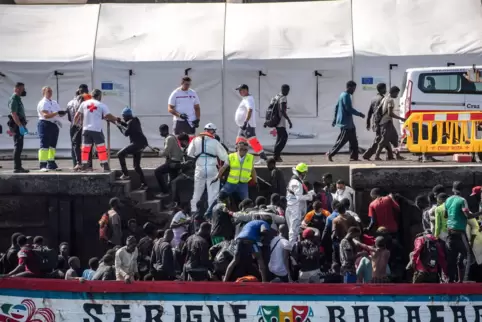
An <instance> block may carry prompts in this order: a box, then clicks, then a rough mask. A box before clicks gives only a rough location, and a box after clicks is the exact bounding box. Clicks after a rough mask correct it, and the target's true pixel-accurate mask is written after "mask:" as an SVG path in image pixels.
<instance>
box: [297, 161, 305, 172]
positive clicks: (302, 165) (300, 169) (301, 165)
mask: <svg viewBox="0 0 482 322" xmlns="http://www.w3.org/2000/svg"><path fill="white" fill-rule="evenodd" d="M295 170H296V171H298V172H301V173H305V172H308V166H307V165H306V163H303V162H301V163H298V165H297V166H296V167H295Z"/></svg>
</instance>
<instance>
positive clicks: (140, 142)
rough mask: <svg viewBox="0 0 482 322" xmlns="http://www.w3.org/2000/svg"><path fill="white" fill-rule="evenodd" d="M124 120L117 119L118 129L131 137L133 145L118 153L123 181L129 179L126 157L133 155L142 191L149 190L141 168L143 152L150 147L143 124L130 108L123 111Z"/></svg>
mask: <svg viewBox="0 0 482 322" xmlns="http://www.w3.org/2000/svg"><path fill="white" fill-rule="evenodd" d="M122 119H123V120H121V118H120V117H118V118H117V123H116V124H117V127H118V128H119V130H120V131H121V133H122V134H124V135H125V136H128V137H129V140H130V141H131V143H130V144H129V145H128V146H126V147H125V148H123V149H122V150H120V151H119V152H118V153H117V157H118V158H119V163H120V166H121V169H122V176H121V180H128V179H129V172H128V171H127V166H126V156H127V155H129V154H132V157H133V159H134V170H135V171H136V172H137V174H138V175H139V178H140V180H141V187H140V189H147V183H146V179H145V178H144V172H143V171H142V168H141V159H142V151H143V150H144V149H145V148H146V146H147V145H148V143H147V138H146V136H145V135H144V133H142V126H141V122H140V121H139V119H138V118H137V117H135V116H134V115H133V114H132V110H131V109H130V108H128V107H126V108H124V110H122Z"/></svg>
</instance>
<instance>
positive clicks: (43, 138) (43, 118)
mask: <svg viewBox="0 0 482 322" xmlns="http://www.w3.org/2000/svg"><path fill="white" fill-rule="evenodd" d="M52 93H53V91H52V88H50V87H49V86H45V87H43V88H42V95H43V98H42V99H41V100H40V102H39V103H38V105H37V113H38V118H39V122H38V134H39V137H40V149H39V151H38V160H39V163H40V171H42V172H47V171H49V170H53V171H55V170H60V169H59V167H58V166H57V163H56V162H55V152H56V150H55V149H56V148H57V141H58V139H59V128H60V127H62V124H61V123H60V117H59V116H64V115H65V114H66V112H65V111H61V110H60V106H59V104H58V103H57V102H56V101H54V100H53V99H52Z"/></svg>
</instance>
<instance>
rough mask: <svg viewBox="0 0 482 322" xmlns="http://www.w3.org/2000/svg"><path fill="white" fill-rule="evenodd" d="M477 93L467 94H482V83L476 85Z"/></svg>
mask: <svg viewBox="0 0 482 322" xmlns="http://www.w3.org/2000/svg"><path fill="white" fill-rule="evenodd" d="M474 86H475V91H474V92H471V93H467V94H482V83H474Z"/></svg>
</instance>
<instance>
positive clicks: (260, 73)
mask: <svg viewBox="0 0 482 322" xmlns="http://www.w3.org/2000/svg"><path fill="white" fill-rule="evenodd" d="M261 76H266V74H265V73H263V71H262V70H260V71H258V111H260V112H259V115H260V116H261Z"/></svg>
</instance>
